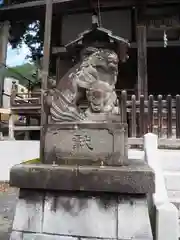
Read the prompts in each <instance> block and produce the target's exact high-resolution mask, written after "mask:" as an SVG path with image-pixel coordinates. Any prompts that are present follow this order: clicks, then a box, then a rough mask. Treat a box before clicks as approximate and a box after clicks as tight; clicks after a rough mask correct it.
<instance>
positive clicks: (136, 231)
mask: <svg viewBox="0 0 180 240" xmlns="http://www.w3.org/2000/svg"><path fill="white" fill-rule="evenodd" d="M118 238H119V239H136V240H138V239H139V240H140V239H142V240H143V239H144V240H145V239H146V240H150V239H153V236H152V231H151V226H150V219H149V214H148V205H147V201H146V199H142V198H139V199H138V198H130V199H124V198H121V197H119V204H118Z"/></svg>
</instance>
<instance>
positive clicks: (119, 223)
mask: <svg viewBox="0 0 180 240" xmlns="http://www.w3.org/2000/svg"><path fill="white" fill-rule="evenodd" d="M30 192H31V193H30V196H33V195H34V196H35V195H37V193H38V192H35V191H30ZM22 193H26V190H21V199H20V200H19V202H22V199H24V202H26V204H27V205H28V202H29V200H28V199H27V197H23V196H22ZM38 194H39V195H40V198H41V197H42V196H43V195H46V197H45V200H44V202H43V203H42V206H44V210H43V213H42V217H41V220H39V221H40V222H41V223H42V225H41V227H38V228H37V229H36V228H35V227H34V225H35V224H37V223H38V222H37V221H38V218H36V217H35V218H34V224H32V220H33V216H34V214H32V211H33V212H34V208H33V210H32V211H28V208H27V213H25V218H23V215H21V218H22V221H23V220H24V222H25V227H21V228H20V227H19V230H18V229H17V228H16V229H14V228H13V233H12V235H11V239H10V240H32V239H33V240H41V239H42V240H46V239H47V240H77V239H78V240H79V239H81V240H85V239H93V240H95V239H100V238H101V239H106V240H107V239H109V240H110V239H113V240H115V239H116V240H117V239H119V240H132V239H133V240H152V239H153V237H152V233H151V227H150V221H149V216H148V207H147V201H146V196H145V195H129V196H127V195H119V194H110V193H109V194H104V193H101V194H99V195H97V194H96V195H95V194H90V193H85V192H74V193H70V192H68V193H67V192H48V193H45V192H44V193H43V192H40V193H38ZM26 196H27V194H26ZM33 199H35V198H33ZM33 201H34V200H33ZM34 205H36V206H38V205H39V200H38V201H37V203H36V204H35V203H34ZM22 214H23V211H22ZM27 219H30V225H29V229H28V228H27V224H26V222H27ZM22 221H21V222H22ZM18 224H19V218H17V217H15V220H14V226H17V225H18ZM20 226H22V224H21V225H20ZM20 229H21V230H20ZM19 231H20V232H22V233H23V234H21V233H18V232H19ZM71 236H72V238H71ZM76 238H77V239H76Z"/></svg>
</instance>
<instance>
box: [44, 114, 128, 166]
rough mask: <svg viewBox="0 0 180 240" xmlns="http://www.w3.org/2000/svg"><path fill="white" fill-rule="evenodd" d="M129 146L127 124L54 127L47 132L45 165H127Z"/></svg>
mask: <svg viewBox="0 0 180 240" xmlns="http://www.w3.org/2000/svg"><path fill="white" fill-rule="evenodd" d="M118 121H119V116H118ZM127 144H128V137H127V125H126V124H122V123H119V122H118V123H117V122H116V123H104V122H99V123H95V122H94V123H93V122H88V123H77V122H75V123H61V124H54V125H50V126H49V127H48V129H47V132H46V136H45V149H44V151H45V155H44V157H45V160H44V163H47V164H52V163H53V162H55V163H56V164H71V165H72V164H74V165H76V164H78V165H94V164H95V165H99V166H100V165H101V164H102V163H103V164H104V165H111V166H113V165H115V166H116V165H127V159H128V153H127Z"/></svg>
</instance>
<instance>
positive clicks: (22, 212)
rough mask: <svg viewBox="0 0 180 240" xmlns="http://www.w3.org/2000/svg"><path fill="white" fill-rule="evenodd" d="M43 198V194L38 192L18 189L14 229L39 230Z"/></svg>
mask: <svg viewBox="0 0 180 240" xmlns="http://www.w3.org/2000/svg"><path fill="white" fill-rule="evenodd" d="M43 198H44V195H43V194H39V193H38V192H37V191H32V190H23V191H22V190H21V191H20V195H19V200H18V202H17V206H16V211H15V216H14V222H13V229H14V230H15V231H32V232H40V231H41V228H42V218H43Z"/></svg>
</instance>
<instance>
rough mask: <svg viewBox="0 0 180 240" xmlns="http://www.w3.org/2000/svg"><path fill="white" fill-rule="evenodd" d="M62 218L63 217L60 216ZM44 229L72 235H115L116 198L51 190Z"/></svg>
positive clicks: (45, 213)
mask: <svg viewBox="0 0 180 240" xmlns="http://www.w3.org/2000/svg"><path fill="white" fill-rule="evenodd" d="M61 219H62V220H61ZM43 232H45V233H51V234H62V235H72V236H86V237H98V238H108V239H111V238H116V234H117V198H116V197H110V196H109V195H105V194H103V198H101V197H100V196H87V195H84V194H83V193H82V194H75V193H74V194H70V195H69V196H68V195H66V196H63V195H59V196H54V194H48V195H47V196H46V200H45V205H44V221H43Z"/></svg>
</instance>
